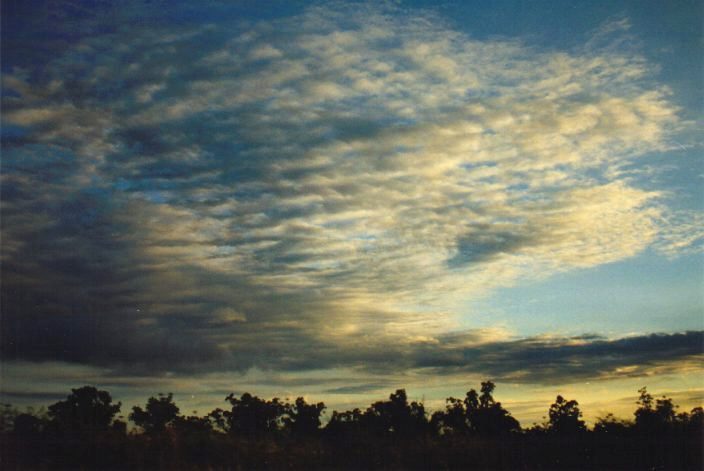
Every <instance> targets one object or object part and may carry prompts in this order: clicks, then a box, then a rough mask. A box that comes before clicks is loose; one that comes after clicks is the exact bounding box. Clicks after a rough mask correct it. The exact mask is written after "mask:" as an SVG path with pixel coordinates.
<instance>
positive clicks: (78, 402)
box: [48, 386, 122, 435]
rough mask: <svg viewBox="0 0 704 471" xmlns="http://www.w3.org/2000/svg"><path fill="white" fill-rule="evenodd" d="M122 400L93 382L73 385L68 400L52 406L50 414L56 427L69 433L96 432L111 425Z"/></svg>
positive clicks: (107, 428) (52, 423) (59, 430)
mask: <svg viewBox="0 0 704 471" xmlns="http://www.w3.org/2000/svg"><path fill="white" fill-rule="evenodd" d="M121 405H122V404H121V403H120V402H118V403H117V404H113V403H112V397H111V396H110V394H109V393H108V392H107V391H99V390H98V389H96V388H94V387H93V386H83V387H82V388H79V389H72V390H71V394H69V395H68V397H67V398H66V400H65V401H59V402H57V403H55V404H53V405H51V406H49V411H48V416H49V418H50V420H51V422H50V425H51V427H52V429H53V430H55V431H57V432H59V433H69V434H84V435H85V434H93V433H97V432H101V431H107V430H109V429H110V425H111V424H112V421H113V418H114V417H115V415H116V414H117V413H118V412H120V407H121Z"/></svg>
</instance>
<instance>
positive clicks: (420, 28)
mask: <svg viewBox="0 0 704 471" xmlns="http://www.w3.org/2000/svg"><path fill="white" fill-rule="evenodd" d="M223 8H224V7H223ZM129 11H131V10H130V9H129V8H128V9H127V13H124V15H126V16H129V15H130V13H129ZM144 14H149V12H146V13H144ZM100 21H101V20H100V19H99V18H97V17H96V18H92V17H91V18H90V21H89V20H86V21H85V23H83V22H81V21H79V23H81V24H83V26H84V30H82V31H85V34H76V35H71V34H69V32H65V31H63V30H61V31H59V30H57V34H59V35H67V36H66V43H65V44H63V45H62V46H61V48H59V49H57V50H56V51H54V55H53V57H52V58H51V59H50V60H47V61H39V60H38V59H37V62H36V63H31V62H27V61H26V60H22V61H20V60H19V59H17V61H19V62H18V63H17V65H16V66H14V67H12V65H13V64H9V65H10V66H11V68H12V70H11V71H9V72H4V73H3V83H4V86H5V87H6V88H7V89H8V91H10V92H11V93H7V94H3V110H4V111H3V123H4V124H5V123H6V124H7V125H11V126H15V127H16V128H17V129H20V130H21V133H19V135H20V137H17V138H14V139H10V140H6V141H4V142H3V172H2V191H3V206H2V221H3V222H2V225H3V234H4V236H3V248H2V260H3V264H2V277H3V284H2V308H3V316H2V334H1V335H2V350H1V351H2V355H3V357H5V358H8V359H28V360H35V361H40V360H52V359H55V360H64V361H71V362H76V363H81V364H92V365H99V366H103V367H111V368H117V369H122V368H124V369H132V371H135V372H140V371H142V372H146V371H157V372H161V373H165V372H168V371H172V370H181V371H183V370H190V371H193V370H197V369H204V370H218V371H221V370H232V371H245V370H247V369H248V368H251V367H259V368H273V369H281V370H292V371H299V370H306V369H314V368H318V367H325V368H332V367H339V366H343V365H345V364H346V363H349V364H354V365H359V364H366V365H371V366H372V367H375V366H379V365H385V364H388V363H389V360H388V354H387V350H384V349H382V348H381V346H389V348H390V350H389V351H392V352H397V353H398V355H399V357H400V358H401V359H403V361H404V362H405V364H406V365H407V366H408V367H409V368H413V367H421V366H423V367H442V368H462V367H463V365H464V363H463V361H466V360H467V356H468V355H470V354H472V353H476V354H477V355H479V358H480V360H481V359H482V358H483V359H484V360H483V361H485V363H484V366H483V367H482V368H483V369H482V371H486V372H488V373H492V374H497V375H505V376H507V377H509V376H511V377H514V376H515V375H517V374H518V373H517V371H519V370H520V369H519V368H518V367H515V368H514V367H512V366H510V365H511V364H512V363H511V362H517V361H518V360H517V358H514V357H513V356H511V355H512V353H511V352H512V351H515V352H521V354H523V353H526V352H528V353H531V354H532V355H535V356H534V359H535V360H536V361H538V360H541V361H543V360H545V361H547V353H550V352H551V353H554V354H556V355H559V354H561V353H564V352H568V353H569V354H570V355H571V354H572V352H573V350H570V348H568V347H567V346H565V345H560V346H552V347H551V346H550V345H549V344H544V345H543V344H541V346H540V348H538V347H536V346H535V343H530V344H529V343H525V342H528V341H525V342H524V343H521V342H517V343H506V342H504V343H500V344H496V345H501V346H502V348H504V347H511V348H513V349H514V350H507V351H506V352H505V353H504V354H503V355H504V358H505V360H506V363H505V365H506V366H505V367H504V368H505V370H502V369H501V367H500V366H499V365H497V364H494V363H490V362H489V361H488V360H487V358H489V357H490V356H491V355H495V356H496V355H499V352H493V351H491V347H490V346H482V347H472V349H469V350H463V348H464V347H462V348H460V347H456V348H455V347H452V348H449V347H448V346H447V345H446V344H445V342H446V341H448V338H449V337H443V335H444V334H446V333H447V332H448V331H453V330H457V329H458V326H459V321H458V317H459V315H458V314H456V313H457V312H458V311H459V308H460V307H461V306H462V305H463V304H464V303H466V301H467V300H470V299H472V298H475V297H478V296H485V295H487V294H488V293H490V292H491V290H492V289H495V288H497V287H501V286H511V285H513V284H516V283H519V282H520V281H521V280H522V279H524V278H525V277H528V276H529V277H531V278H533V279H535V278H543V277H548V276H550V275H552V274H555V273H558V272H561V271H567V270H573V269H579V268H586V267H591V266H596V265H600V264H603V263H609V262H613V261H618V260H622V259H625V258H628V257H631V256H634V255H636V254H638V253H640V252H641V251H643V250H645V249H646V248H647V247H649V246H651V245H657V244H661V245H663V247H667V249H664V250H665V251H667V252H668V253H680V252H681V251H685V250H687V248H688V247H689V246H690V245H691V242H692V241H691V237H689V236H688V235H687V234H686V233H685V232H686V231H682V230H673V229H672V228H671V227H669V223H668V221H673V220H676V218H674V217H673V216H671V215H670V214H669V213H670V210H669V209H668V207H667V205H666V204H665V203H664V202H663V201H664V200H663V193H662V192H659V191H656V190H645V189H643V188H640V187H638V186H637V185H636V184H634V182H633V181H632V180H630V179H628V178H627V177H625V176H623V175H622V174H620V173H619V172H618V171H617V170H618V169H620V168H621V167H622V166H623V165H624V164H625V163H629V162H633V161H635V160H636V159H637V158H638V157H639V156H641V155H643V154H644V153H646V152H651V151H654V150H665V149H667V148H668V145H669V139H670V138H671V136H673V135H674V134H675V133H676V132H678V130H680V128H681V127H682V123H681V122H680V120H679V118H678V116H677V111H678V110H677V109H676V107H674V106H673V105H672V104H671V103H670V101H669V91H668V90H667V88H665V87H663V86H660V85H659V84H657V83H656V82H655V81H654V80H653V79H652V78H651V77H649V76H648V64H646V63H645V60H644V59H643V58H642V57H639V56H634V55H633V54H631V53H629V54H619V52H618V51H617V50H612V49H610V48H604V49H598V48H596V46H590V47H584V48H582V49H580V50H575V51H555V50H548V51H541V50H537V49H535V48H533V47H530V46H529V45H525V44H522V43H521V42H520V41H508V40H493V39H492V40H483V41H479V40H474V39H471V38H469V37H467V36H466V35H464V34H463V33H460V32H457V31H453V30H452V29H450V28H449V27H448V26H447V25H445V24H443V23H442V22H441V21H440V20H439V19H438V18H436V17H435V16H433V15H432V14H429V13H418V14H412V13H409V12H404V11H402V10H400V9H396V7H393V6H388V5H387V6H382V7H375V6H372V5H371V4H364V5H355V6H350V5H346V4H339V5H338V4H335V5H334V6H327V7H326V6H316V7H311V8H309V9H307V10H305V11H303V12H302V13H300V14H299V15H298V16H295V17H287V18H279V19H270V20H261V21H258V22H254V23H249V24H246V25H245V24H243V23H241V22H239V21H236V20H230V19H228V17H227V16H223V17H222V18H220V19H219V21H213V22H209V23H208V24H194V23H189V24H187V25H185V26H184V27H182V28H180V29H177V28H175V27H173V26H170V25H169V23H168V22H167V21H164V22H155V23H151V22H147V21H146V20H145V21H144V22H143V23H141V24H142V25H143V24H150V26H149V27H145V26H140V23H135V22H127V21H121V22H118V24H117V25H116V26H115V27H111V28H109V29H106V30H102V29H101V28H100ZM56 28H62V27H60V26H56ZM607 29H608V28H607ZM38 54H39V53H38ZM42 54H44V52H42ZM42 54H40V56H41V57H44V56H43V55H42ZM37 57H39V56H37ZM20 62H21V63H20ZM28 67H29V68H31V67H33V68H34V69H35V70H33V71H32V72H31V73H30V72H29V71H28ZM676 338H677V339H680V337H676ZM687 338H689V337H687ZM431 340H432V341H431ZM654 341H655V340H651V342H654ZM428 342H430V343H428ZM433 342H436V343H435V344H433ZM624 342H625V340H624ZM426 344H427V345H426ZM431 344H433V346H429V345H431ZM418 345H426V346H424V347H422V348H421V347H419V346H418ZM604 345H606V344H604ZM608 345H611V346H614V345H612V344H608ZM618 345H620V344H618ZM648 345H650V343H648V342H647V341H644V343H643V344H637V345H635V346H636V347H641V346H642V347H643V348H646V347H647V346H648ZM531 346H532V347H531ZM529 347H530V348H529ZM531 348H535V349H531ZM551 348H552V350H551ZM575 348H576V347H575ZM585 348H586V347H583V349H582V350H579V349H577V350H574V352H575V353H574V355H577V358H579V359H585V361H587V360H589V361H591V359H592V356H591V354H590V353H589V352H590V351H591V350H584V349H585ZM592 348H597V347H592ZM540 352H543V353H540ZM688 352H689V353H688V354H690V353H692V352H690V351H689V350H688ZM648 353H649V354H650V355H652V356H653V357H656V356H657V353H656V352H653V351H649V352H648ZM543 354H545V355H546V356H545V358H543V356H541V355H543ZM622 354H623V355H625V356H626V357H628V355H627V354H626V353H625V352H622ZM414 355H417V358H416V357H415V356H414ZM516 355H518V353H516ZM663 355H664V354H663ZM499 356H500V355H499ZM318 358H320V360H318ZM649 358H650V357H649ZM635 360H637V359H634V361H635ZM648 361H649V360H648ZM607 363H608V362H607ZM616 363H618V364H619V365H621V363H622V362H621V361H620V360H619V361H618V362H616ZM612 366H613V365H612ZM621 366H628V365H627V364H623V365H621ZM526 367H527V366H526ZM587 369H589V368H587ZM545 371H546V373H545V374H544V375H543V376H545V378H547V377H548V376H549V375H551V374H552V375H553V376H554V377H561V375H564V374H565V372H573V373H574V374H579V370H578V368H577V367H576V366H575V367H574V368H572V367H570V366H569V365H567V366H565V365H563V364H562V363H556V364H555V365H553V366H550V368H547V369H546V370H545ZM529 373H530V374H529V377H531V378H534V379H535V378H537V379H540V380H543V376H541V375H540V374H539V373H538V372H536V371H530V372H529ZM512 375H513V376H512ZM545 380H547V379H545Z"/></svg>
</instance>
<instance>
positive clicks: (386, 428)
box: [362, 389, 428, 435]
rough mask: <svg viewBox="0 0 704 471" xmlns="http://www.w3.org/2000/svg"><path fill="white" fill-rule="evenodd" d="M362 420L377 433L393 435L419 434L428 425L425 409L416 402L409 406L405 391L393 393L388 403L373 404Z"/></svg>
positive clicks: (398, 390) (400, 390)
mask: <svg viewBox="0 0 704 471" xmlns="http://www.w3.org/2000/svg"><path fill="white" fill-rule="evenodd" d="M362 420H363V421H364V422H365V423H366V424H368V425H369V426H370V427H371V428H372V429H373V430H375V431H376V432H377V433H381V434H392V435H409V434H413V433H418V432H421V431H424V430H425V429H426V426H427V424H428V421H427V418H426V416H425V407H424V406H423V404H421V403H418V402H415V401H414V402H412V403H410V404H409V403H408V398H407V396H406V390H405V389H397V390H396V392H395V393H391V395H389V400H388V401H378V402H375V403H374V404H372V405H371V406H370V407H369V408H368V409H367V410H366V412H365V413H364V416H363V419H362Z"/></svg>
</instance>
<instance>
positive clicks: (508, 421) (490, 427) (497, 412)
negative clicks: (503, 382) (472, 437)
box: [465, 381, 521, 435]
mask: <svg viewBox="0 0 704 471" xmlns="http://www.w3.org/2000/svg"><path fill="white" fill-rule="evenodd" d="M481 386H482V387H481V389H480V391H481V395H479V396H478V397H477V393H476V391H474V389H472V390H470V391H469V392H468V393H467V398H466V399H465V407H466V414H467V421H468V422H469V427H470V430H472V431H473V432H476V433H477V434H479V435H506V434H508V433H511V432H517V431H519V430H520V428H521V426H520V424H519V423H518V421H517V420H516V419H514V418H513V417H512V416H511V414H510V413H509V412H508V411H507V410H506V409H504V408H503V407H502V406H501V403H500V402H496V401H495V400H494V397H493V392H494V389H495V388H496V385H495V384H494V383H493V382H491V381H486V382H483V383H482V384H481Z"/></svg>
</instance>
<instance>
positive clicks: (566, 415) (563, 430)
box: [548, 395, 587, 435]
mask: <svg viewBox="0 0 704 471" xmlns="http://www.w3.org/2000/svg"><path fill="white" fill-rule="evenodd" d="M548 416H549V418H550V420H549V423H548V430H550V431H551V432H556V433H560V434H563V435H572V434H576V433H581V432H585V431H586V430H587V427H586V425H585V424H584V421H583V420H581V417H582V411H581V410H579V403H578V402H577V401H575V400H570V401H568V400H566V399H565V398H563V397H562V396H560V395H558V396H557V398H556V399H555V402H554V403H553V404H552V405H551V406H550V410H549V411H548Z"/></svg>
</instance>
